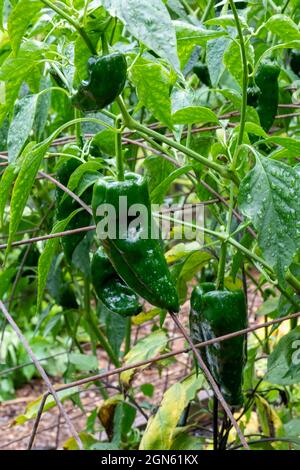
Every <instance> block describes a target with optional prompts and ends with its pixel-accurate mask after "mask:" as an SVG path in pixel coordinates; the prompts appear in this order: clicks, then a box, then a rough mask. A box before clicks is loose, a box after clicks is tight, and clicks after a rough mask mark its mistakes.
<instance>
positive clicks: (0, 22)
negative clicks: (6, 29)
mask: <svg viewBox="0 0 300 470" xmlns="http://www.w3.org/2000/svg"><path fill="white" fill-rule="evenodd" d="M4 2H5V0H0V30H1V31H3V7H4Z"/></svg>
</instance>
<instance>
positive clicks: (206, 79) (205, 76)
mask: <svg viewBox="0 0 300 470" xmlns="http://www.w3.org/2000/svg"><path fill="white" fill-rule="evenodd" d="M193 72H194V74H196V75H197V77H198V78H199V80H200V81H201V82H202V83H203V84H204V85H206V86H208V87H211V81H210V75H209V71H208V67H207V65H206V64H202V63H199V64H196V65H194V67H193Z"/></svg>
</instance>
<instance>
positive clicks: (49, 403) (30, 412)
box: [14, 387, 79, 424]
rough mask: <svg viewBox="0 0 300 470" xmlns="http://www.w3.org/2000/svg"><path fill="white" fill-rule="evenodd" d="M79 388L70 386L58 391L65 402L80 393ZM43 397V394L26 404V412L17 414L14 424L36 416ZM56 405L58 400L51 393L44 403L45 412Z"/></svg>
mask: <svg viewBox="0 0 300 470" xmlns="http://www.w3.org/2000/svg"><path fill="white" fill-rule="evenodd" d="M78 390H79V389H78V387H72V388H69V389H67V390H62V391H61V392H57V394H58V398H59V399H60V401H61V402H62V403H63V402H64V401H65V400H67V399H68V398H70V397H71V396H72V395H74V394H75V393H78ZM42 398H43V396H40V397H38V398H37V399H36V400H34V401H32V402H30V403H29V404H28V405H27V406H26V410H25V413H24V414H21V415H19V416H17V417H16V418H15V419H14V424H24V423H26V422H27V421H29V420H30V419H34V418H36V416H37V413H38V410H39V407H40V404H41V401H42ZM55 406H56V401H55V400H54V398H53V397H52V395H50V396H49V397H48V398H47V400H46V403H45V405H44V409H43V413H45V412H46V411H48V410H51V408H54V407H55Z"/></svg>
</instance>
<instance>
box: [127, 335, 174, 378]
mask: <svg viewBox="0 0 300 470" xmlns="http://www.w3.org/2000/svg"><path fill="white" fill-rule="evenodd" d="M167 343H168V337H167V335H166V333H165V332H164V331H162V330H157V331H154V332H153V333H151V334H150V335H148V336H146V338H143V339H141V340H140V341H138V342H137V343H136V344H135V345H134V346H133V348H132V349H131V350H130V351H129V353H128V354H126V356H125V365H130V364H134V363H135V362H138V361H145V360H147V359H152V358H153V357H155V356H156V355H157V354H158V353H160V352H161V350H162V349H164V348H165V347H166V345H167ZM145 367H146V366H143V367H142V369H144V368H145ZM134 371H135V369H130V370H126V371H124V372H122V374H121V381H122V382H123V383H124V385H127V386H128V385H129V383H130V380H131V379H132V376H133V374H134Z"/></svg>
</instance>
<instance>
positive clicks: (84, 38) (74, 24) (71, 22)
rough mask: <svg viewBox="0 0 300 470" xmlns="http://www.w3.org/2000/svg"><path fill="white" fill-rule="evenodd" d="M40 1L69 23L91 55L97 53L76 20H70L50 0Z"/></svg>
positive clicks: (67, 15) (66, 14) (70, 18)
mask: <svg viewBox="0 0 300 470" xmlns="http://www.w3.org/2000/svg"><path fill="white" fill-rule="evenodd" d="M41 1H42V2H43V3H44V4H45V5H47V6H48V7H49V8H51V10H53V11H56V13H58V14H59V15H60V16H61V17H62V18H64V19H65V20H66V21H67V22H68V23H70V24H71V25H72V26H74V28H75V29H76V31H77V32H78V34H80V36H81V37H82V39H83V40H84V42H85V43H86V45H87V46H88V48H89V49H90V51H91V53H92V54H94V55H96V54H97V51H96V49H95V48H94V46H93V44H92V42H91V40H90V38H89V37H88V35H87V34H86V32H85V31H84V29H83V28H82V27H81V26H80V24H79V23H78V21H77V20H75V19H74V18H72V17H71V16H70V15H69V14H68V13H66V12H65V11H64V10H62V9H61V8H60V7H58V6H57V5H55V4H54V3H52V2H51V1H50V0H41Z"/></svg>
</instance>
